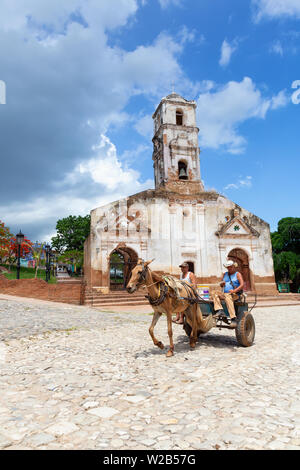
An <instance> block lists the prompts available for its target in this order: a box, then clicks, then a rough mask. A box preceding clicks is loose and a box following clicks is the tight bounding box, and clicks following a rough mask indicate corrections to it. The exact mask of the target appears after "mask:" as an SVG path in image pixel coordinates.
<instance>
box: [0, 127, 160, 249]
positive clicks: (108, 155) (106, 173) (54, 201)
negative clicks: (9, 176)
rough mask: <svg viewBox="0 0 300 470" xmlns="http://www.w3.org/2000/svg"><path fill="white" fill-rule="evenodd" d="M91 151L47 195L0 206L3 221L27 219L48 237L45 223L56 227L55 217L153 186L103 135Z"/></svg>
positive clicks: (41, 235) (83, 212) (81, 212)
mask: <svg viewBox="0 0 300 470" xmlns="http://www.w3.org/2000/svg"><path fill="white" fill-rule="evenodd" d="M140 151H142V150H141V149H140ZM93 152H94V154H95V156H94V157H93V158H91V159H90V160H88V161H83V162H82V163H79V164H78V165H76V167H75V168H74V169H73V170H72V171H70V172H69V173H67V174H66V175H65V177H63V178H62V179H60V180H59V179H58V181H56V183H55V192H54V193H53V194H51V197H50V198H49V197H48V196H47V197H46V196H45V197H44V196H39V197H36V196H33V197H32V199H30V200H29V201H27V202H24V203H23V204H22V206H21V207H20V204H19V203H15V202H12V203H10V204H7V205H6V206H4V205H3V206H0V213H1V217H3V220H5V223H6V224H7V225H8V226H10V225H11V224H14V222H15V221H16V220H18V224H19V225H21V226H22V227H24V226H25V227H26V226H27V225H28V223H29V222H30V223H31V224H34V225H37V226H38V227H39V228H38V234H37V238H38V239H39V240H44V239H47V240H50V238H51V236H52V235H53V234H52V233H51V231H50V230H49V229H48V230H47V229H46V230H45V228H44V227H45V225H47V223H48V224H49V222H50V224H51V223H52V225H53V227H55V224H56V221H57V220H58V219H60V218H63V217H66V216H68V215H70V214H72V215H86V214H88V213H90V211H91V210H92V209H94V208H96V207H99V206H102V205H105V204H108V203H109V202H112V201H116V200H118V199H122V198H124V197H127V196H129V195H130V194H135V193H137V192H140V191H144V190H145V189H150V188H153V180H150V179H148V180H147V181H144V182H141V181H140V179H141V175H140V173H139V172H138V171H135V170H133V169H132V168H128V167H126V166H124V165H123V164H122V162H121V161H120V159H119V158H118V155H117V149H116V147H115V145H114V144H113V143H112V142H111V141H110V139H109V138H108V137H106V136H105V135H101V138H100V142H99V144H98V145H95V146H94V147H93ZM22 230H23V231H24V229H23V228H22ZM25 233H26V230H25Z"/></svg>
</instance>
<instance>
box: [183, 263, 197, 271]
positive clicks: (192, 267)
mask: <svg viewBox="0 0 300 470" xmlns="http://www.w3.org/2000/svg"><path fill="white" fill-rule="evenodd" d="M185 262H186V263H187V264H188V265H189V271H190V272H191V273H195V265H194V262H193V261H185Z"/></svg>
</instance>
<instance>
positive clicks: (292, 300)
mask: <svg viewBox="0 0 300 470" xmlns="http://www.w3.org/2000/svg"><path fill="white" fill-rule="evenodd" d="M146 294H147V291H146V290H144V289H140V290H139V291H137V292H135V293H134V294H129V293H128V292H127V291H126V290H116V291H111V292H110V293H109V294H102V293H100V292H97V290H96V289H88V288H86V290H85V300H84V304H85V305H89V306H91V307H97V308H109V307H116V306H120V307H130V306H135V307H138V306H146V305H148V306H149V302H148V300H147V299H146V298H145V295H146ZM254 301H255V293H254V292H248V293H247V302H248V303H249V304H252V303H253V302H254ZM297 303H299V304H300V294H278V295H265V296H263V295H259V296H257V306H258V307H259V306H266V307H267V306H276V305H282V306H285V305H286V306H288V305H295V304H297Z"/></svg>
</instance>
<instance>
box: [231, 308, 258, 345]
mask: <svg viewBox="0 0 300 470" xmlns="http://www.w3.org/2000/svg"><path fill="white" fill-rule="evenodd" d="M235 335H236V339H237V341H238V343H239V344H241V345H242V346H244V347H248V346H252V344H253V341H254V338H255V322H254V318H253V316H252V315H251V313H248V312H243V313H242V314H241V315H240V316H239V317H238V324H237V327H236V329H235Z"/></svg>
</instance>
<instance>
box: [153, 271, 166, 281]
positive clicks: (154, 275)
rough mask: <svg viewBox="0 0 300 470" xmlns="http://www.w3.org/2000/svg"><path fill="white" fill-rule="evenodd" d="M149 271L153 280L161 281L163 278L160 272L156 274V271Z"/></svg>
mask: <svg viewBox="0 0 300 470" xmlns="http://www.w3.org/2000/svg"><path fill="white" fill-rule="evenodd" d="M150 272H151V276H152V279H153V281H154V282H159V281H160V282H163V278H162V276H161V274H158V273H156V272H155V271H150Z"/></svg>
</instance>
